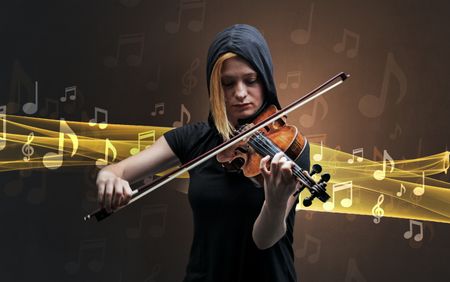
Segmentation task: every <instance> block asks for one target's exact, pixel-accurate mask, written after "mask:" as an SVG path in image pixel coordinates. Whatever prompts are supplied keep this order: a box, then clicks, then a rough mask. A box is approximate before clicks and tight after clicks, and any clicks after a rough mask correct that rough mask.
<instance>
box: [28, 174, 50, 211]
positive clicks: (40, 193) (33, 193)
mask: <svg viewBox="0 0 450 282" xmlns="http://www.w3.org/2000/svg"><path fill="white" fill-rule="evenodd" d="M46 176H47V174H46V173H45V172H42V173H41V186H40V187H38V188H32V189H31V190H30V192H28V196H27V200H28V202H30V203H31V204H35V205H36V204H40V203H42V202H43V201H44V199H45V190H46V189H47V177H46Z"/></svg>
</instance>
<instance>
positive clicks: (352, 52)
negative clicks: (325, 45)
mask: <svg viewBox="0 0 450 282" xmlns="http://www.w3.org/2000/svg"><path fill="white" fill-rule="evenodd" d="M347 38H349V39H352V38H353V39H354V41H355V45H354V46H353V47H351V48H348V49H347V52H346V55H347V57H348V58H354V57H356V55H358V50H359V34H357V33H355V32H352V31H350V30H348V29H345V28H344V34H343V35H342V41H341V42H339V43H337V44H336V45H334V48H333V50H334V52H336V53H341V52H342V51H344V50H345V47H347ZM349 41H350V40H349Z"/></svg>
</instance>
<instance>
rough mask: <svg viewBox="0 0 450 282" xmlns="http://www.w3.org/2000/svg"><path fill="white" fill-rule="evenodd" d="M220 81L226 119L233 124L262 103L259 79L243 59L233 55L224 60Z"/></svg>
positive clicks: (251, 113)
mask: <svg viewBox="0 0 450 282" xmlns="http://www.w3.org/2000/svg"><path fill="white" fill-rule="evenodd" d="M221 82H222V88H223V92H224V94H225V106H226V109H227V115H228V120H229V121H230V122H231V124H233V125H234V126H236V125H237V124H238V122H237V121H238V119H244V118H247V117H249V116H251V115H253V114H254V113H256V111H257V110H258V109H259V108H260V107H261V105H262V104H263V101H264V93H263V85H262V83H261V80H260V79H259V77H258V75H257V73H256V71H254V70H253V69H252V68H251V67H250V65H249V64H248V63H247V61H245V60H244V59H242V58H240V57H233V58H230V59H228V60H226V61H225V62H224V64H223V66H222V81H221Z"/></svg>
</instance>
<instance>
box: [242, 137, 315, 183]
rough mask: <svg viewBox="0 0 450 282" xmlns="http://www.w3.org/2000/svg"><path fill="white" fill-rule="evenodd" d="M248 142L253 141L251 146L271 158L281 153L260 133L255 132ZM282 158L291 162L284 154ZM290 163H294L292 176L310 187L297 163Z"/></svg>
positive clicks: (307, 179)
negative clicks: (256, 147) (254, 146)
mask: <svg viewBox="0 0 450 282" xmlns="http://www.w3.org/2000/svg"><path fill="white" fill-rule="evenodd" d="M250 140H251V141H254V142H253V144H254V145H256V146H258V148H259V149H260V150H261V151H264V154H268V155H270V156H271V157H273V156H274V155H275V154H276V153H277V152H279V151H281V150H279V148H277V147H275V145H274V144H272V142H269V141H268V140H267V138H266V137H265V136H263V135H262V133H261V132H256V133H255V135H252V136H251V137H250ZM284 157H285V158H286V159H288V160H290V161H292V160H291V158H289V157H288V156H287V155H286V154H284ZM292 162H293V163H294V167H293V174H294V175H295V176H297V177H298V178H300V179H302V180H303V181H304V182H305V183H307V184H309V185H311V182H310V179H309V178H307V177H306V176H305V175H304V174H303V172H302V171H301V168H300V167H299V166H298V165H297V163H295V162H294V161H292Z"/></svg>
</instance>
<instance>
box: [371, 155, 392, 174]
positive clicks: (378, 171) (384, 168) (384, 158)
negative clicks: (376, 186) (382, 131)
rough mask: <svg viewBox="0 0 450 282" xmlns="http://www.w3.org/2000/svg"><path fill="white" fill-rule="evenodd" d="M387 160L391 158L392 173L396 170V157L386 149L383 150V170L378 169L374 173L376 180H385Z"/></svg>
mask: <svg viewBox="0 0 450 282" xmlns="http://www.w3.org/2000/svg"><path fill="white" fill-rule="evenodd" d="M386 160H389V164H390V165H391V171H390V172H391V173H392V172H393V171H394V167H395V162H394V159H392V157H391V156H390V155H389V154H388V152H387V151H386V150H384V151H383V170H376V171H374V173H373V178H375V179H376V180H383V179H384V178H385V177H386Z"/></svg>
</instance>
